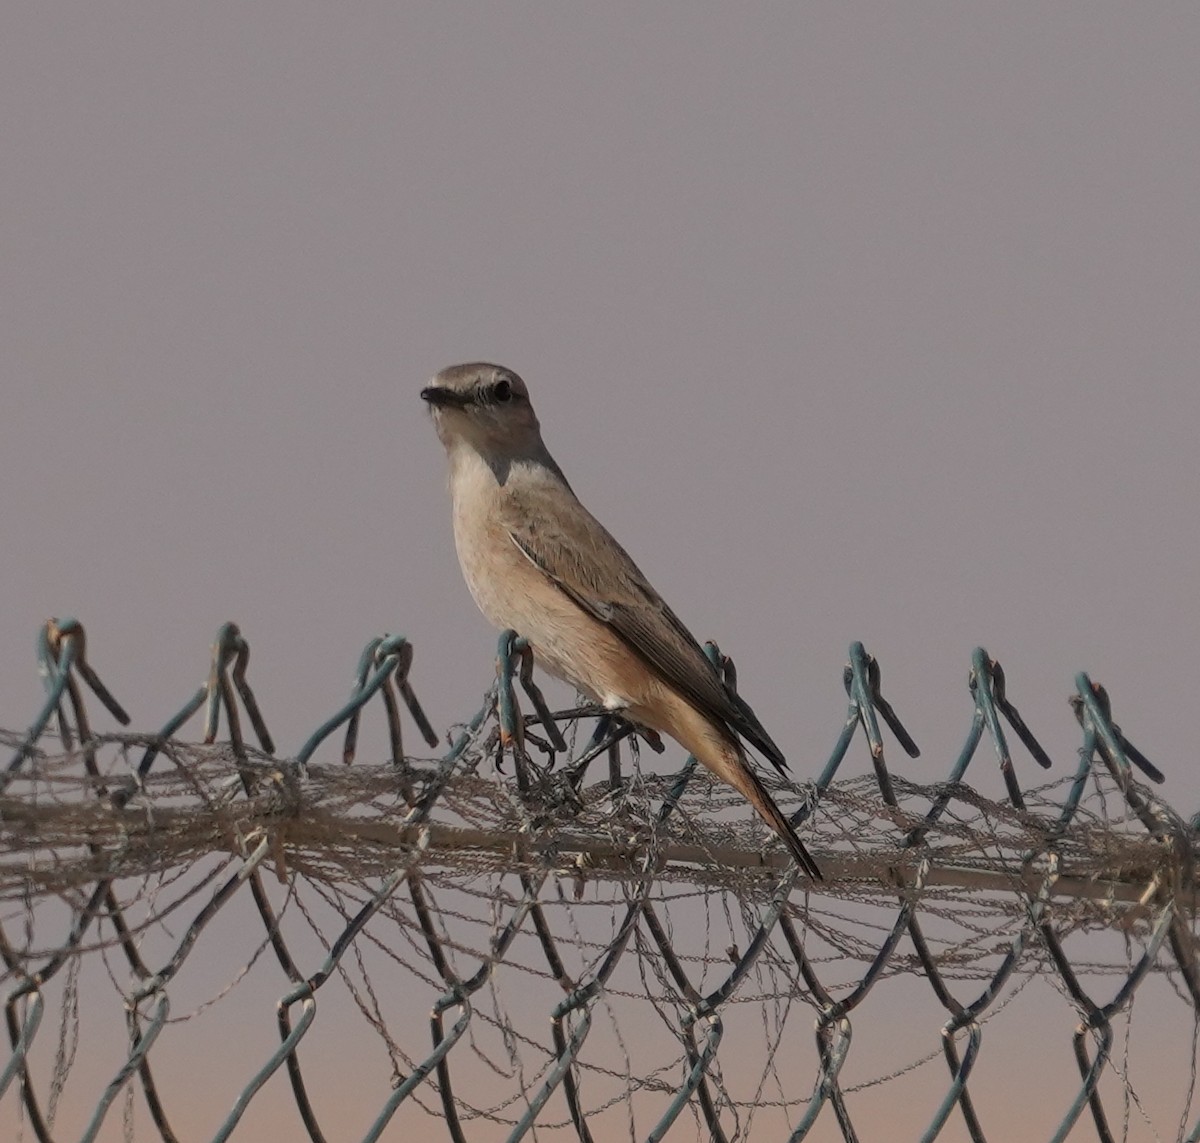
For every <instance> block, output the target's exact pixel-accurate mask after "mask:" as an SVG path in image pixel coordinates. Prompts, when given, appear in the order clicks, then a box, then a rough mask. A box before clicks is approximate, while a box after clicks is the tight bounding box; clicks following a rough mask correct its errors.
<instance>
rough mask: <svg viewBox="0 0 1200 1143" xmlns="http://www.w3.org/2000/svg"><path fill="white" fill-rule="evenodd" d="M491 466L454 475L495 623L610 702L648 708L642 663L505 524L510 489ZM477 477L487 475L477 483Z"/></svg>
mask: <svg viewBox="0 0 1200 1143" xmlns="http://www.w3.org/2000/svg"><path fill="white" fill-rule="evenodd" d="M481 467H482V466H481ZM484 471H485V473H486V478H485V477H484V474H483V473H479V474H476V473H472V472H470V471H469V470H468V471H465V472H464V471H461V470H460V471H459V472H458V473H456V474H455V481H454V493H455V495H454V543H455V546H456V548H457V550H458V559H459V563H460V564H461V565H462V571H463V578H464V579H465V580H466V581H467V587H468V588H469V589H470V592H471V595H472V597H473V598H474V600H475V603H476V605H477V606H478V607H479V610H480V611H481V612H483V614H484V616H485V617H486V618H487V619H488V621H489V622H490V623H492V624H493V625H494V626H495V627H497V628H500V629H501V630H503V629H506V628H512V629H513V630H514V631H516V632H517V634H519V635H523V636H525V638H527V639H528V640H529V642H530V644H531V645H532V647H533V653H534V659H535V661H536V663H537V664H538V666H540V667H541V668H542V669H543V670H545V671H548V672H549V673H550V674H552V675H555V676H557V677H558V678H560V679H563V680H565V681H566V682H568V683H570V684H571V685H572V686H574V687H576V688H577V689H579V690H580V691H582V692H583V693H585V694H587V695H589V696H591V697H592V698H593V699H595V700H596V701H597V702H600V703H603V704H604V705H606V706H609V707H614V708H615V707H638V706H641V705H642V704H643V702H644V700H645V699H646V697H648V696H646V695H644V694H643V693H642V692H643V691H644V690H645V687H646V683H647V674H646V671H645V670H644V668H643V667H642V666H641V664H640V662H638V661H637V660H636V657H635V656H633V654H632V652H631V651H630V650H629V648H628V647H627V646H626V645H625V644H624V642H622V641H621V640H620V639H619V638H618V637H617V636H616V635H615V634H614V633H613V632H612V631H611V630H610V629H609V628H608V627H607V626H606V625H605V624H603V623H601V622H599V621H598V620H597V619H595V618H593V617H592V616H590V615H588V614H587V612H585V611H584V610H583V609H582V608H580V607H579V606H578V604H576V603H574V602H573V601H572V600H571V599H569V598H568V597H567V596H566V595H565V594H564V593H563V592H562V591H561V590H560V589H559V588H558V587H557V585H555V584H554V582H553V581H552V580H550V579H548V578H547V577H546V576H545V575H544V574H543V573H542V571H541V570H540V569H538V568H537V567H535V566H534V565H533V564H532V563H531V562H530V561H529V559H528V557H526V556H525V554H524V553H523V552H522V551H521V550H520V548H518V547H517V545H516V544H515V543H514V542H513V539H512V536H511V534H510V532H509V528H508V527H507V526H506V525H505V524H502V523H500V522H499V516H500V512H499V508H500V505H499V502H498V498H499V497H501V496H503V494H504V489H503V488H502V487H500V486H499V485H497V484H496V483H495V480H494V478H492V476H491V473H490V472H488V471H487V470H486V469H485V470H484ZM472 480H478V481H479V483H478V484H477V485H476V486H475V487H474V488H471V487H470V486H469V484H468V482H469V481H472ZM488 480H490V482H491V486H490V487H489V486H488Z"/></svg>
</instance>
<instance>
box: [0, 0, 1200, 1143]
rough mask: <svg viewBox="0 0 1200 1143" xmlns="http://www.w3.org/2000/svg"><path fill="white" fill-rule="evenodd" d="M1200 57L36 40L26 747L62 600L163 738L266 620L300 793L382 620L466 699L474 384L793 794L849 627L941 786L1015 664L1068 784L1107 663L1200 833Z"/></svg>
mask: <svg viewBox="0 0 1200 1143" xmlns="http://www.w3.org/2000/svg"><path fill="white" fill-rule="evenodd" d="M1197 60H1200V9H1197V8H1196V7H1195V6H1194V5H1190V4H1163V5H1132V4H1130V5H1116V4H1109V3H1098V2H1094V0H1089V2H1088V3H1077V2H1069V3H1059V4H1054V5H1049V4H1014V3H1009V4H1003V5H965V4H959V5H955V4H936V3H910V4H903V5H886V4H878V3H873V4H863V5H845V4H841V3H809V4H792V5H778V4H773V5H759V6H750V7H748V6H743V5H738V6H722V7H718V6H715V5H695V4H687V3H661V4H658V5H655V6H652V7H646V6H641V5H630V4H603V5H589V6H582V5H556V4H546V3H542V4H534V3H525V4H510V5H479V4H440V5H436V6H434V5H427V6H425V5H422V6H418V5H397V4H394V3H373V2H364V3H357V4H353V5H348V6H347V5H332V4H312V3H291V4H281V3H278V2H275V0H262V2H259V3H256V4H253V5H244V4H230V3H206V4H203V5H187V6H163V5H159V4H151V3H129V2H121V3H108V2H101V3H92V4H68V5H44V4H27V3H19V4H17V3H13V4H10V5H8V6H7V7H6V9H5V13H4V15H3V17H0V107H3V109H4V110H3V113H2V114H0V155H2V156H3V159H2V161H0V202H2V204H3V206H2V209H0V243H2V246H0V344H2V346H3V378H4V379H3V396H4V402H3V409H4V416H3V418H2V420H0V485H2V487H3V488H4V490H5V495H4V516H3V521H4V540H5V542H4V544H3V555H2V556H0V560H2V561H3V581H2V582H3V584H4V592H3V605H2V606H0V646H3V648H4V649H5V653H4V655H3V656H0V725H3V726H5V727H8V728H13V729H21V728H23V727H24V726H25V725H26V724H27V723H28V721H29V720H30V718H31V717H32V715H33V713H34V712H35V710H36V709H37V706H38V705H39V703H40V696H41V690H40V683H39V680H38V677H37V674H36V671H35V662H34V655H33V644H34V637H35V634H36V631H37V629H38V626H39V624H40V623H41V622H42V621H43V620H44V619H45V618H46V617H48V616H50V615H68V614H73V615H75V616H77V617H79V618H80V619H82V620H83V622H84V624H85V625H86V628H87V631H88V635H89V649H90V652H91V657H92V661H93V663H94V665H95V666H96V668H97V669H98V670H99V671H100V673H101V675H102V677H103V678H104V679H105V681H106V682H107V683H108V685H109V686H110V687H111V689H112V690H113V691H114V693H115V694H116V695H117V696H118V698H120V699H121V700H122V702H124V704H125V705H126V707H127V708H128V709H129V711H130V713H131V714H132V716H133V722H134V727H135V728H136V729H138V730H145V731H150V730H153V729H155V728H157V727H158V726H159V725H161V724H162V723H163V722H164V721H165V720H166V718H167V717H168V716H169V715H170V714H171V713H173V712H174V711H175V710H176V709H177V708H178V707H179V706H180V705H181V704H182V703H183V702H184V700H185V699H186V698H187V697H188V696H189V695H190V694H191V692H192V691H193V690H194V688H195V687H196V685H197V684H198V683H199V682H200V681H201V680H202V679H203V677H204V674H205V672H206V670H207V663H208V646H209V642H210V640H211V638H212V635H213V633H214V632H215V630H216V628H217V626H218V625H219V624H220V623H221V622H223V621H225V620H227V619H233V620H236V621H237V622H238V623H239V624H240V625H241V627H242V629H243V632H244V634H245V635H246V637H247V638H248V639H249V641H250V644H251V647H252V649H253V657H252V664H251V679H252V682H253V683H254V685H255V688H256V691H257V693H258V696H259V698H260V700H261V702H262V704H263V708H264V712H265V714H266V717H267V719H268V722H269V724H270V726H271V728H272V730H273V732H274V734H275V737H276V740H277V743H278V745H279V748H280V750H281V752H283V753H289V752H294V751H295V750H296V749H297V748H298V747H299V745H300V744H301V743H302V742H303V741H304V739H305V738H306V737H307V736H308V734H309V732H310V731H311V730H312V729H313V728H314V727H315V726H316V725H317V724H318V723H319V722H320V721H322V720H323V719H324V718H325V717H326V716H327V714H328V713H330V712H331V711H332V710H333V709H335V707H336V706H337V705H338V704H339V703H340V702H341V701H342V699H343V698H344V696H345V694H346V691H347V688H348V685H349V681H350V677H351V672H352V670H353V667H354V664H355V662H356V659H357V656H358V653H359V651H360V649H361V647H362V646H363V644H364V643H365V642H366V641H367V640H368V639H369V638H370V637H371V636H373V635H375V634H378V633H381V632H384V631H391V632H402V633H404V634H406V635H408V636H409V638H410V639H411V640H412V641H413V642H414V644H415V646H416V663H415V667H414V670H413V680H414V683H415V685H416V688H417V691H418V694H419V695H420V696H421V698H422V700H423V701H424V703H425V705H426V708H427V710H428V712H429V714H430V716H431V718H432V719H433V721H434V724H435V725H436V726H437V727H438V728H439V729H445V728H446V727H447V726H448V725H449V724H450V723H451V722H453V721H455V720H458V719H462V718H465V717H467V716H469V715H470V714H471V713H473V711H474V710H475V709H476V707H477V705H478V701H479V697H480V695H481V694H482V692H483V690H484V689H485V688H486V686H487V684H488V682H489V679H490V676H491V671H492V655H493V651H494V637H493V634H492V633H491V631H490V629H489V628H488V627H487V625H486V623H485V622H484V621H483V620H482V619H481V618H480V617H479V616H478V615H477V614H476V612H475V610H474V607H473V605H472V604H471V601H470V598H469V596H468V594H467V592H466V589H465V587H464V586H463V585H462V583H461V580H460V578H459V574H458V569H457V561H456V559H455V556H454V551H453V542H452V538H451V533H450V524H449V511H448V496H447V494H446V491H445V471H444V462H443V457H442V454H441V449H440V447H439V445H438V443H437V441H436V439H435V437H434V434H433V431H432V428H431V426H430V425H429V423H428V418H427V417H426V416H425V413H424V410H423V408H422V403H421V402H420V400H419V399H418V396H417V393H418V390H419V388H420V387H421V385H422V384H423V383H424V382H425V380H426V379H427V378H428V377H429V376H430V375H431V374H432V373H434V372H435V371H436V370H437V369H439V368H441V367H442V366H444V365H447V364H450V363H453V362H458V361H464V360H473V359H484V360H493V361H498V362H500V363H503V364H505V365H508V366H510V367H512V368H514V369H516V370H517V371H518V372H519V373H521V374H522V375H523V376H524V378H525V379H526V381H527V382H528V384H529V385H530V388H531V390H532V393H533V396H534V399H535V404H536V407H537V408H538V410H539V413H540V415H541V419H542V423H543V428H544V431H545V435H546V439H547V442H548V444H549V447H550V448H551V450H552V452H553V453H554V454H555V456H556V457H557V459H558V460H559V462H560V463H561V464H562V466H563V467H564V469H565V470H566V472H567V474H568V476H569V477H570V479H571V481H572V483H573V484H574V486H575V488H576V491H577V492H578V493H579V494H580V496H581V498H582V499H583V500H584V501H585V502H586V503H587V504H588V505H589V506H590V507H591V508H592V509H593V511H594V512H595V513H596V514H597V515H598V516H599V517H600V518H601V519H602V520H603V521H604V522H605V523H606V524H607V525H608V527H609V528H610V530H611V531H613V532H614V533H615V534H616V535H617V537H618V538H619V539H620V540H621V541H622V543H623V544H624V545H625V546H626V547H627V548H628V549H629V550H630V551H631V553H632V554H633V555H634V557H635V558H636V559H637V560H638V561H639V562H640V563H641V565H642V567H643V568H644V570H645V571H646V572H647V573H648V574H649V576H650V577H651V579H652V580H653V581H654V583H655V584H656V586H657V587H658V588H659V589H660V591H661V592H662V593H663V594H664V595H665V596H666V597H667V598H668V599H669V600H670V601H671V603H672V605H673V607H674V608H675V610H677V611H678V612H679V614H680V615H681V616H682V617H683V619H684V620H685V622H687V623H688V624H689V625H690V626H691V627H692V629H693V630H694V631H695V633H696V634H697V635H698V636H699V637H701V638H707V637H712V638H716V639H718V640H719V641H720V642H721V644H722V647H723V648H724V649H725V650H726V651H728V652H730V653H732V654H733V655H734V656H735V657H736V659H737V662H738V665H739V668H740V677H741V683H742V687H743V690H744V691H745V693H746V695H747V697H748V698H750V700H751V701H752V702H753V703H754V705H755V708H756V709H757V711H758V713H759V715H760V717H761V718H762V720H763V722H764V724H765V725H766V726H767V727H768V728H769V729H770V731H771V734H772V735H773V737H775V738H776V739H777V740H778V741H779V742H780V744H781V745H782V747H783V748H784V750H785V752H787V753H788V754H789V756H790V758H791V759H792V762H793V768H794V770H795V772H796V773H797V774H798V775H799V776H800V777H808V776H814V775H815V773H816V772H817V771H818V770H819V768H820V766H821V765H822V764H823V763H824V760H825V758H826V756H827V754H828V751H829V748H830V747H831V745H832V743H833V741H834V740H835V738H836V736H837V734H838V732H839V730H840V725H841V719H842V717H843V714H844V710H845V701H844V694H843V691H842V688H841V668H842V664H843V662H844V661H845V657H846V649H847V646H848V645H849V643H850V642H851V641H852V640H855V639H861V640H863V641H864V642H865V643H866V645H867V647H868V649H869V650H870V651H872V652H873V653H875V654H876V655H877V656H878V658H879V659H880V661H881V664H882V667H883V679H884V690H885V694H887V695H888V696H889V697H890V699H891V700H892V702H893V703H894V704H895V706H896V708H897V710H898V711H899V713H900V715H901V717H902V718H903V719H904V720H905V721H906V723H907V725H908V727H909V729H910V730H911V731H912V733H913V734H914V735H915V737H916V738H917V740H918V742H919V743H920V744H921V746H922V747H923V750H924V754H923V757H922V758H921V759H920V760H918V761H916V762H909V761H908V760H906V759H904V758H903V756H902V754H901V753H900V752H899V750H897V749H893V751H892V755H891V760H892V762H893V764H894V765H895V766H896V768H897V769H898V770H899V771H900V772H901V773H904V774H905V775H907V776H909V777H911V778H913V779H915V780H921V781H933V780H936V779H938V778H940V777H942V776H943V775H944V774H945V773H946V771H947V770H948V769H949V767H950V765H951V763H952V761H953V758H954V755H955V753H956V752H957V748H958V745H959V744H960V742H961V740H962V737H963V736H964V735H965V732H966V730H967V726H968V724H969V721H970V715H971V704H970V699H969V696H968V694H967V691H966V678H967V671H968V668H969V665H970V655H971V651H972V648H973V647H975V646H976V645H977V644H983V645H984V646H986V647H987V648H988V650H989V651H990V652H991V653H992V654H993V655H995V656H996V657H998V658H999V659H1000V661H1001V662H1002V663H1003V664H1004V666H1005V668H1006V670H1007V674H1008V679H1009V692H1010V696H1011V697H1012V698H1013V699H1014V700H1015V701H1016V702H1017V704H1018V705H1019V706H1020V707H1021V709H1022V712H1023V713H1024V714H1025V716H1026V718H1027V720H1028V721H1029V723H1030V725H1031V726H1032V727H1033V729H1034V731H1035V732H1036V733H1038V734H1039V735H1040V736H1041V738H1042V740H1043V742H1044V743H1045V744H1046V745H1047V746H1048V747H1049V748H1050V749H1051V751H1052V753H1053V754H1054V756H1055V759H1056V764H1057V768H1056V771H1055V773H1060V774H1061V773H1065V772H1067V771H1068V769H1069V768H1070V767H1072V766H1073V765H1074V763H1075V755H1074V751H1075V749H1076V747H1077V745H1078V733H1077V730H1076V727H1075V724H1074V722H1073V720H1072V719H1071V716H1070V712H1069V710H1068V708H1067V705H1066V698H1067V696H1068V694H1069V693H1070V691H1071V689H1072V686H1073V677H1074V673H1075V672H1076V671H1078V670H1087V671H1089V672H1091V673H1092V676H1093V678H1095V679H1097V680H1099V681H1101V682H1103V683H1104V684H1105V685H1106V686H1107V687H1108V688H1109V690H1110V692H1111V694H1112V695H1113V698H1114V703H1115V711H1116V716H1117V719H1118V721H1119V722H1120V723H1121V724H1122V725H1123V727H1124V729H1125V731H1126V732H1127V733H1128V735H1129V736H1130V737H1131V738H1132V739H1133V740H1134V741H1135V742H1136V743H1137V744H1138V745H1139V746H1140V747H1141V748H1142V750H1143V751H1144V752H1145V753H1146V754H1147V755H1148V756H1149V757H1150V758H1151V759H1152V760H1154V761H1155V762H1157V763H1158V764H1159V765H1160V767H1161V768H1162V769H1163V770H1164V771H1165V772H1166V773H1167V776H1168V777H1167V784H1166V786H1165V787H1164V789H1163V792H1164V793H1165V795H1166V796H1167V797H1168V798H1169V799H1170V800H1171V801H1172V803H1173V804H1174V805H1175V806H1176V807H1177V808H1178V809H1179V810H1180V811H1182V812H1184V813H1185V814H1190V813H1192V812H1194V811H1195V810H1196V809H1197V808H1198V806H1200V777H1198V769H1197V765H1196V761H1195V757H1194V755H1195V737H1196V734H1195V717H1196V716H1195V713H1194V709H1195V708H1194V703H1195V678H1194V676H1195V669H1194V662H1193V660H1194V652H1195V648H1196V646H1197V645H1198V638H1200V619H1198V614H1200V613H1198V610H1197V606H1196V599H1195V595H1196V573H1197V566H1198V564H1200V538H1198V534H1197V527H1196V502H1197V496H1198V494H1200V465H1198V464H1197V460H1196V446H1195V433H1196V428H1195V426H1196V422H1197V419H1198V417H1200V383H1198V378H1197V368H1196V363H1197V360H1198V359H1200V210H1198V209H1197V203H1198V202H1200V146H1198V128H1200V67H1198V66H1197ZM556 693H557V692H556ZM98 722H99V723H100V725H101V728H103V729H109V728H110V726H109V724H108V723H107V722H105V721H103V720H99V719H98ZM193 733H194V734H198V733H199V731H198V727H193ZM410 737H411V738H412V741H413V742H414V743H415V735H412V736H410ZM862 757H863V755H862V754H861V752H860V753H859V754H858V755H857V756H856V760H855V769H856V770H861V769H862V767H863V765H864V763H863V762H862V761H861V758H862ZM675 764H677V762H676V760H675V759H672V760H671V761H670V765H675ZM664 765H666V763H664ZM1020 767H1021V769H1020V774H1021V776H1022V778H1023V779H1024V780H1026V781H1027V782H1033V781H1036V780H1040V772H1039V773H1038V774H1035V771H1034V768H1033V766H1032V764H1030V763H1029V762H1028V760H1027V759H1025V758H1024V756H1022V758H1021V762H1020ZM806 1027H807V1024H806ZM1060 1047H1061V1048H1062V1049H1063V1051H1065V1050H1066V1042H1065V1041H1064V1042H1063V1044H1062V1045H1060ZM805 1082H806V1083H807V1080H806V1081H805ZM10 1098H11V1097H10ZM1089 1137H1090V1136H1089Z"/></svg>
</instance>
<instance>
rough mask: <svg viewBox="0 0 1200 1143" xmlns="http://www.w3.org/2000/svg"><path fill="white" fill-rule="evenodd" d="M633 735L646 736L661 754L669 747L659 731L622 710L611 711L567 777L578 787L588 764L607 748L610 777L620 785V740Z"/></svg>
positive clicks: (600, 723)
mask: <svg viewBox="0 0 1200 1143" xmlns="http://www.w3.org/2000/svg"><path fill="white" fill-rule="evenodd" d="M630 735H638V736H639V737H641V738H644V739H645V740H646V742H647V743H648V744H649V746H650V749H651V750H653V751H654V752H655V753H656V754H661V753H662V752H663V750H665V749H666V747H664V746H663V741H662V739H661V738H660V737H659V736H658V734H657V732H655V731H653V730H651V729H650V728H649V727H645V726H638V725H637V724H636V723H633V722H630V721H629V720H628V719H626V718H623V717H622V716H621V712H620V711H619V710H614V711H609V712H607V713H605V714H602V715H601V716H600V717H599V718H598V719H597V720H596V729H595V730H593V731H592V737H591V738H590V739H588V744H587V746H585V747H584V750H583V753H582V754H581V755H580V756H579V759H578V760H577V761H576V762H575V763H574V764H573V765H572V766H571V768H570V770H569V771H568V772H567V780H568V781H569V782H570V783H571V785H572V786H574V787H575V789H576V790H578V789H579V787H580V786H581V785H583V778H584V775H585V774H586V773H587V768H588V767H589V766H590V765H591V764H592V763H593V762H594V761H595V760H596V759H597V758H599V757H600V755H601V754H603V753H605V751H607V752H608V776H609V780H610V781H611V782H612V785H613V788H614V789H615V788H616V787H618V786H620V785H621V782H622V778H621V752H620V743H621V740H622V739H625V738H628V737H629V736H630Z"/></svg>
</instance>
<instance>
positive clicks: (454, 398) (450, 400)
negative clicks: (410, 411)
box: [421, 385, 470, 409]
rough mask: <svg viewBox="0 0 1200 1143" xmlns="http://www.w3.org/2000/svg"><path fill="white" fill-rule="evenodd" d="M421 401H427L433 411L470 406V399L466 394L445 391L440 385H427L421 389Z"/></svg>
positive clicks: (450, 390)
mask: <svg viewBox="0 0 1200 1143" xmlns="http://www.w3.org/2000/svg"><path fill="white" fill-rule="evenodd" d="M421 400H423V401H427V402H428V403H429V404H430V405H432V406H433V407H434V408H435V409H446V408H452V409H461V408H462V407H463V406H464V405H468V404H470V398H469V397H468V396H467V395H466V394H464V393H457V392H455V391H454V390H453V389H445V388H443V387H442V386H441V385H429V386H427V387H426V388H424V389H422V390H421Z"/></svg>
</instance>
